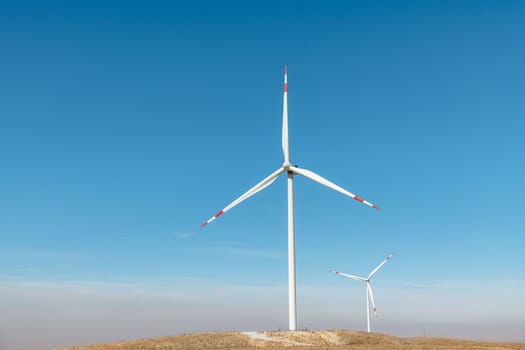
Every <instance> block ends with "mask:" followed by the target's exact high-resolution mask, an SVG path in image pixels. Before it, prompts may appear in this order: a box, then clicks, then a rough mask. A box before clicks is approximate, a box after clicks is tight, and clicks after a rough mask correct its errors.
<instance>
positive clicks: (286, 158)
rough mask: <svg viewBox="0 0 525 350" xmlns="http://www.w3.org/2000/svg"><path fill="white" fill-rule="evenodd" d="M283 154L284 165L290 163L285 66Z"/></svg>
mask: <svg viewBox="0 0 525 350" xmlns="http://www.w3.org/2000/svg"><path fill="white" fill-rule="evenodd" d="M283 95H284V96H283V135H282V137H283V154H284V163H285V164H289V163H290V146H289V145H288V69H287V68H286V66H284V94H283Z"/></svg>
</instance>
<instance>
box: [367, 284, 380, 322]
mask: <svg viewBox="0 0 525 350" xmlns="http://www.w3.org/2000/svg"><path fill="white" fill-rule="evenodd" d="M366 289H367V290H368V294H370V300H371V301H372V308H373V310H374V315H375V316H376V318H377V309H376V303H375V302H374V293H372V286H371V285H370V283H369V282H366Z"/></svg>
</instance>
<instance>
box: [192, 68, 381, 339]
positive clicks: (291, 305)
mask: <svg viewBox="0 0 525 350" xmlns="http://www.w3.org/2000/svg"><path fill="white" fill-rule="evenodd" d="M282 147H283V154H284V162H283V164H282V165H281V166H280V167H279V169H277V170H275V171H274V172H273V173H271V174H270V175H269V176H268V177H266V178H265V179H264V180H262V181H261V182H259V183H258V184H257V185H255V186H253V187H252V188H250V189H249V190H248V191H246V192H245V193H244V194H242V195H241V196H240V197H239V198H237V199H236V200H234V201H233V202H231V203H230V204H228V206H226V207H225V208H224V209H222V210H221V211H219V212H218V213H217V214H215V215H214V216H212V217H211V218H210V219H209V220H207V221H206V222H204V223H203V224H202V225H201V227H204V226H206V225H207V224H209V223H210V222H212V221H213V220H215V219H217V218H218V217H219V216H221V215H222V214H224V213H226V212H227V211H228V210H230V209H232V208H233V207H235V206H236V205H237V204H239V203H241V202H242V201H244V200H246V199H248V198H250V197H251V196H253V195H254V194H256V193H257V192H259V191H261V190H263V189H265V188H266V187H268V186H270V185H271V184H272V183H273V182H274V181H275V180H276V179H277V177H278V176H279V175H281V174H282V173H286V174H287V175H288V316H289V329H290V330H291V331H295V330H297V312H296V301H295V297H296V295H295V232H294V205H293V177H294V175H296V174H299V175H302V176H304V177H306V178H308V179H310V180H312V181H315V182H318V183H320V184H321V185H324V186H326V187H328V188H331V189H333V190H335V191H337V192H340V193H342V194H344V195H345V196H348V197H350V198H353V199H355V200H357V201H359V202H361V203H363V204H366V205H368V206H370V207H372V208H374V209H378V210H379V208H378V207H377V206H375V205H374V204H372V203H370V202H368V201H366V200H364V199H363V198H361V197H359V196H356V195H355V194H353V193H351V192H349V191H347V190H345V189H344V188H341V187H339V186H337V185H336V184H334V183H332V182H330V181H328V180H326V179H325V178H323V177H321V176H319V175H317V174H316V173H314V172H312V171H310V170H306V169H300V168H298V167H297V166H294V165H292V164H291V163H290V147H289V144H288V72H287V69H286V66H285V67H284V97H283V130H282Z"/></svg>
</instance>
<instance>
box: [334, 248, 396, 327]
mask: <svg viewBox="0 0 525 350" xmlns="http://www.w3.org/2000/svg"><path fill="white" fill-rule="evenodd" d="M392 255H393V254H390V255H389V256H387V257H386V259H385V260H383V262H382V263H381V264H379V265H377V267H376V268H375V269H373V270H372V272H370V275H368V277H359V276H354V275H349V274H347V273H343V272H339V271H334V270H330V272H333V273H335V274H337V275H340V276H343V277H346V278H350V279H353V280H355V281H361V282H365V287H366V325H367V330H368V333H370V301H372V307H373V310H374V314H375V316H376V318H377V309H376V303H375V302H374V294H373V293H372V286H371V285H370V279H371V278H372V277H373V276H374V275H375V274H376V272H377V271H379V269H380V268H381V267H383V265H384V264H386V262H387V261H388V260H390V259H391V258H392ZM369 295H370V301H369V299H368V296H369Z"/></svg>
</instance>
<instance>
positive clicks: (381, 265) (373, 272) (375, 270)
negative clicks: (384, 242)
mask: <svg viewBox="0 0 525 350" xmlns="http://www.w3.org/2000/svg"><path fill="white" fill-rule="evenodd" d="M392 255H394V254H390V255H389V256H387V257H386V258H385V260H383V262H382V263H381V264H379V265H377V267H376V268H375V269H373V270H372V272H370V275H368V279H371V278H372V276H373V275H375V274H376V272H377V271H378V270H379V269H380V268H381V267H383V265H384V264H386V263H387V261H388V260H390V259H391V258H392Z"/></svg>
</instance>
